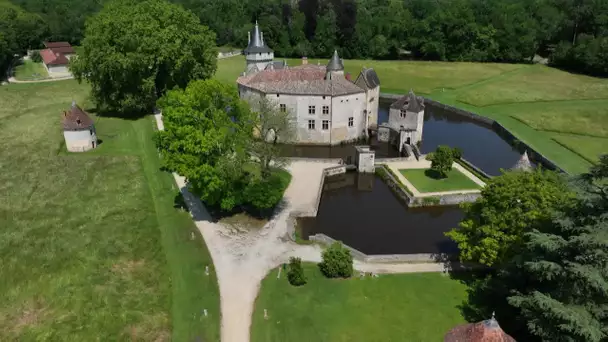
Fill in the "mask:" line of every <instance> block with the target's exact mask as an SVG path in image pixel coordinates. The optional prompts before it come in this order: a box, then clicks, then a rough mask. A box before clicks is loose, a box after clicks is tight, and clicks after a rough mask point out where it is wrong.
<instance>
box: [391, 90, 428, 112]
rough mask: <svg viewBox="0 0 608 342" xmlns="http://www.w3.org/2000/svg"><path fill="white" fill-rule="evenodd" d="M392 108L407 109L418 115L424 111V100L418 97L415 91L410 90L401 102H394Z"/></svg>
mask: <svg viewBox="0 0 608 342" xmlns="http://www.w3.org/2000/svg"><path fill="white" fill-rule="evenodd" d="M391 108H394V109H405V110H408V111H410V112H414V113H418V112H420V111H422V110H423V109H424V98H423V97H422V96H416V94H414V91H412V90H410V92H409V93H408V94H407V95H404V96H403V97H401V98H400V99H399V100H397V101H395V102H393V104H392V105H391Z"/></svg>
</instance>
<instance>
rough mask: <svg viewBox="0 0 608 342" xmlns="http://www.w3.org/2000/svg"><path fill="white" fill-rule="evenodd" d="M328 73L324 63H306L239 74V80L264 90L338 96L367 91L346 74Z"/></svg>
mask: <svg viewBox="0 0 608 342" xmlns="http://www.w3.org/2000/svg"><path fill="white" fill-rule="evenodd" d="M325 74H326V69H325V67H324V66H317V65H311V64H306V65H300V66H297V67H293V68H288V69H279V70H277V69H275V70H263V71H260V72H257V73H254V74H251V75H247V76H242V77H239V78H238V80H237V83H239V84H242V85H245V86H247V87H250V88H253V89H257V90H260V91H262V92H264V93H280V94H299V95H304V94H306V95H330V96H338V95H346V94H356V93H363V92H364V90H363V89H361V88H359V87H358V86H357V85H355V84H354V83H352V82H350V81H349V80H347V79H346V78H345V77H344V76H343V75H336V76H335V77H332V78H331V79H326V78H325Z"/></svg>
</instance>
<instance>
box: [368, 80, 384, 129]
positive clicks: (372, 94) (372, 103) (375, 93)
mask: <svg viewBox="0 0 608 342" xmlns="http://www.w3.org/2000/svg"><path fill="white" fill-rule="evenodd" d="M379 101H380V87H379V86H378V87H376V88H374V89H369V90H368V91H367V92H366V100H365V107H366V109H367V113H368V117H369V123H368V125H370V126H372V125H375V126H378V103H379Z"/></svg>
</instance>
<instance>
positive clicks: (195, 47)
mask: <svg viewBox="0 0 608 342" xmlns="http://www.w3.org/2000/svg"><path fill="white" fill-rule="evenodd" d="M82 47H83V49H82V54H80V55H79V56H78V57H77V58H75V59H74V61H73V63H72V65H71V70H72V71H73V73H74V76H75V77H76V79H78V80H79V81H83V80H87V81H89V82H90V83H91V88H92V89H91V93H92V95H93V97H94V98H95V100H96V101H97V103H98V105H99V106H100V107H102V108H104V109H107V110H111V111H118V112H130V111H135V112H143V111H148V110H150V109H151V108H152V107H153V106H154V103H155V101H156V99H157V98H158V97H160V96H162V95H163V94H164V93H165V92H166V91H167V90H169V89H172V88H174V87H178V88H185V87H186V85H187V84H188V82H190V80H193V79H205V78H209V77H211V76H212V75H213V73H214V72H215V69H216V66H217V51H216V49H215V35H214V33H213V32H211V31H210V30H209V29H208V28H207V27H206V26H203V25H200V23H199V20H198V18H197V17H196V16H195V15H194V14H192V13H191V12H189V11H187V10H184V9H183V8H181V7H180V6H178V5H172V4H170V3H168V2H166V1H164V0H144V1H135V0H117V1H113V2H110V3H108V4H106V5H105V6H104V9H103V10H102V11H101V12H100V13H99V14H97V15H96V16H94V17H93V18H92V19H91V20H90V21H89V22H88V23H87V27H86V37H85V39H84V40H83V44H82Z"/></svg>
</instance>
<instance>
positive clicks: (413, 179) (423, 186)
mask: <svg viewBox="0 0 608 342" xmlns="http://www.w3.org/2000/svg"><path fill="white" fill-rule="evenodd" d="M399 172H401V174H402V175H403V177H405V178H406V179H407V180H408V181H410V183H412V185H413V186H414V187H415V188H416V189H417V190H418V191H419V192H421V193H425V192H439V191H454V190H472V189H479V188H480V186H479V185H477V183H475V182H473V181H472V180H471V179H470V178H469V177H467V176H465V175H464V174H463V173H462V172H460V171H458V169H456V168H452V170H451V171H450V172H448V176H447V177H445V178H439V177H438V176H437V175H436V174H435V173H434V172H433V171H431V170H430V169H402V170H399Z"/></svg>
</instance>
